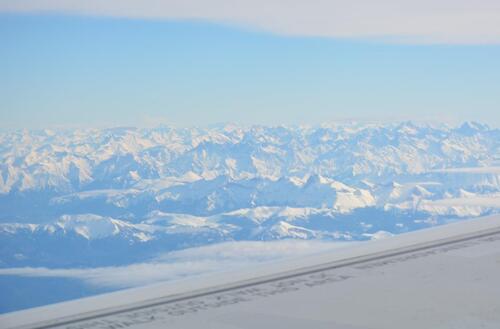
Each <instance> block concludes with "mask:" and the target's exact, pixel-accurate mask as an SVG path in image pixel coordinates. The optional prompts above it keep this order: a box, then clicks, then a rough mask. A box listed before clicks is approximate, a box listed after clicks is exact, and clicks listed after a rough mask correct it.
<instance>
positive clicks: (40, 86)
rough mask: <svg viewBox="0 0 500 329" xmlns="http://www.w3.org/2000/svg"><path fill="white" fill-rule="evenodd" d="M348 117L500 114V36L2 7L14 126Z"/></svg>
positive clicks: (0, 71) (6, 104) (6, 101)
mask: <svg viewBox="0 0 500 329" xmlns="http://www.w3.org/2000/svg"><path fill="white" fill-rule="evenodd" d="M349 119H356V120H382V121H385V120H407V119H416V120H445V121H462V120H478V121H482V122H486V123H489V124H490V125H492V126H500V44H496V43H487V44H467V43H465V44H449V43H427V44H426V43H423V44H422V43H415V44H411V43H408V42H405V43H401V42H399V43H397V42H391V41H390V39H387V38H386V39H384V38H371V39H368V38H366V37H342V38H339V37H329V36H328V37H325V36H322V37H318V36H311V35H307V36H298V35H290V34H280V33H274V32H273V31H267V30H265V29H259V28H252V27H248V26H246V27H242V26H241V25H234V24H227V23H218V22H208V21H202V20H198V21H196V20H186V19H182V20H181V19H179V20H175V19H140V18H128V17H114V18H111V17H105V16H101V17H96V16H81V15H80V16H79V15H72V14H71V15H69V14H57V15H56V14H43V15H42V14H20V13H17V14H16V13H9V14H7V13H4V14H0V121H1V123H0V127H2V128H24V127H27V128H42V127H55V126H116V125H135V126H142V125H154V124H157V123H171V124H177V125H206V124H212V123H217V122H227V121H231V122H237V123H243V124H252V123H264V124H278V123H292V124H297V123H308V124H317V123H321V122H325V121H334V120H349Z"/></svg>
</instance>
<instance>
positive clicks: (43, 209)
mask: <svg viewBox="0 0 500 329" xmlns="http://www.w3.org/2000/svg"><path fill="white" fill-rule="evenodd" d="M499 210H500V130H498V129H491V128H489V127H488V126H486V125H482V124H478V123H473V122H467V123H464V124H462V125H459V126H447V125H444V124H443V125H438V124H421V123H418V124H417V123H412V122H403V123H391V124H360V123H343V124H331V125H323V126H320V127H295V126H293V127H292V126H274V127H270V126H251V127H243V126H237V125H220V126H214V127H208V128H173V127H158V128H153V129H138V128H114V129H87V130H85V129H81V130H41V131H17V132H9V133H1V134H0V267H8V266H20V265H29V266H34V265H40V266H75V265H86V266H88V265H109V264H122V263H130V262H134V261H137V260H143V259H144V258H147V257H152V256H154V255H155V254H156V253H160V252H164V251H169V250H176V249H182V248H186V247H191V246H199V245H203V244H208V243H213V242H221V241H231V240H273V239H283V238H298V239H330V240H362V239H373V238H378V237H383V236H385V235H390V234H397V233H400V232H405V231H408V230H413V229H417V228H420V227H425V226H428V225H435V224H439V223H443V222H446V221H450V220H454V219H457V218H468V217H476V216H481V215H486V214H490V213H494V212H498V211H499Z"/></svg>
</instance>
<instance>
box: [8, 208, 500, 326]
mask: <svg viewBox="0 0 500 329" xmlns="http://www.w3.org/2000/svg"><path fill="white" fill-rule="evenodd" d="M0 327H2V328H67V329H93V328H96V329H97V328H99V329H101V328H102V329H113V328H138V329H139V328H141V329H149V328H183V329H189V328H201V327H202V328H217V329H229V328H235V329H236V328H271V327H272V328H287V329H288V328H333V329H335V328H342V329H375V328H384V329H387V328H398V329H400V328H418V329H421V328H495V329H498V328H500V216H490V217H484V218H480V219H474V220H469V221H463V222H459V223H453V224H448V225H444V226H440V227H435V228H431V229H426V230H421V231H417V232H411V233H406V234H402V235H399V236H395V237H391V238H387V239H384V240H378V241H372V242H366V243H360V244H358V245H355V246H353V247H350V248H345V249H339V250H335V251H334V252H332V253H330V254H321V255H316V256H311V257H308V258H306V259H301V260H294V261H287V262H280V263H276V264H272V265H266V266H262V267H259V268H254V269H252V270H246V271H240V272H234V273H224V274H218V275H215V276H210V277H205V278H203V279H200V278H198V279H189V280H184V281H179V282H175V283H163V284H161V283H160V284H156V285H152V286H148V287H143V288H135V289H129V290H124V291H120V292H115V293H110V294H104V295H100V296H96V297H90V298H85V299H81V300H76V301H71V302H66V303H60V304H54V305H50V306H44V307H39V308H35V309H31V310H26V311H20V312H14V313H10V314H5V315H3V316H0Z"/></svg>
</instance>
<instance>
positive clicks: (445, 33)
mask: <svg viewBox="0 0 500 329" xmlns="http://www.w3.org/2000/svg"><path fill="white" fill-rule="evenodd" d="M0 11H3V12H59V13H65V14H82V15H104V16H113V17H132V18H153V19H196V20H206V21H212V22H220V23H227V24H236V25H240V26H247V27H252V28H257V29H262V30H266V31H271V32H274V33H278V34H284V35H298V36H320V37H338V38H374V39H383V40H387V41H391V42H407V43H450V44H498V43H500V1H497V0H476V1H473V0H379V1H373V0H351V1H341V0H330V1H328V0H310V1H305V0H286V1H285V0H206V1H200V0H166V1H162V0H142V1H137V0H105V1H103V0H86V1H82V0H0Z"/></svg>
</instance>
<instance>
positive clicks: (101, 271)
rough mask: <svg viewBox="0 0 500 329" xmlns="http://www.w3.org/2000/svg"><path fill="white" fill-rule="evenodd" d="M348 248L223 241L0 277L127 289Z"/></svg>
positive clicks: (296, 242)
mask: <svg viewBox="0 0 500 329" xmlns="http://www.w3.org/2000/svg"><path fill="white" fill-rule="evenodd" d="M349 245H352V243H338V242H337V243H334V242H321V241H301V240H282V241H268V242H260V241H250V242H248V241H242V242H227V243H221V244H216V245H210V246H203V247H198V248H189V249H185V250H181V251H175V252H170V253H168V254H165V255H163V256H161V257H159V258H158V259H156V261H155V262H150V263H139V264H132V265H128V266H120V267H99V268H88V269H48V268H32V267H23V268H4V269H0V275H19V276H27V277H59V278H73V279H75V278H76V279H81V280H83V281H85V282H86V283H88V284H91V285H93V286H96V287H105V288H127V287H137V286H142V285H146V284H151V283H157V282H161V281H172V280H177V279H181V278H186V277H194V276H198V275H205V274H210V273H216V272H220V271H228V270H234V269H238V268H244V267H249V266H255V265H257V264H262V263H266V262H271V261H276V260H282V259H287V258H291V257H301V256H306V255H311V254H314V253H318V252H324V251H329V250H332V249H335V248H339V247H344V246H349Z"/></svg>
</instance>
